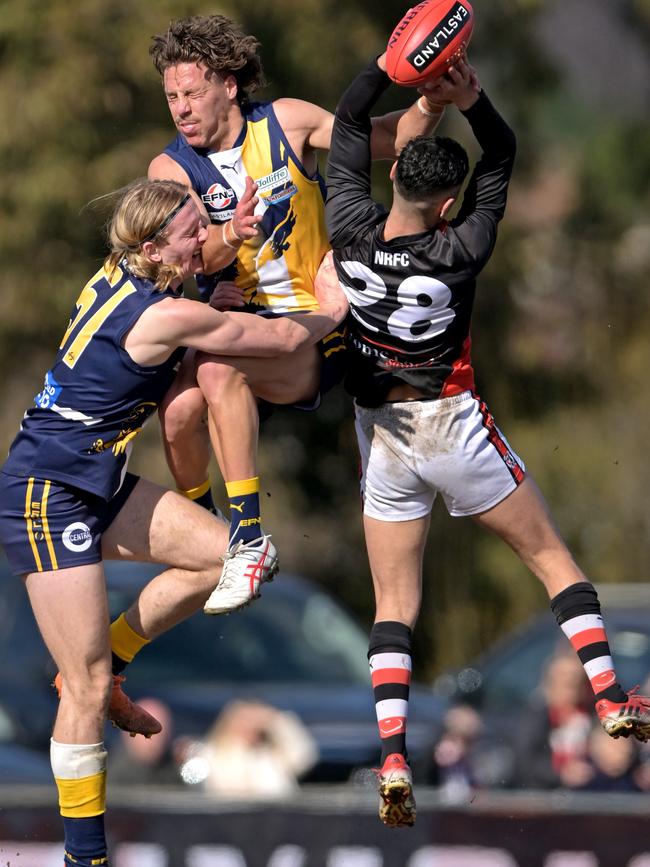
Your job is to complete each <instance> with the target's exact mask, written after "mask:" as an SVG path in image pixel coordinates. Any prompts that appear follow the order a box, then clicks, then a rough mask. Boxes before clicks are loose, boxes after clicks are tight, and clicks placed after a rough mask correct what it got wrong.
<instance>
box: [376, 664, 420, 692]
mask: <svg viewBox="0 0 650 867" xmlns="http://www.w3.org/2000/svg"><path fill="white" fill-rule="evenodd" d="M384 683H404V684H406V686H408V685H409V684H410V683H411V672H410V671H409V669H408V668H378V669H377V670H376V671H373V672H372V688H373V689H374V688H375V687H376V686H381V685H382V684H384Z"/></svg>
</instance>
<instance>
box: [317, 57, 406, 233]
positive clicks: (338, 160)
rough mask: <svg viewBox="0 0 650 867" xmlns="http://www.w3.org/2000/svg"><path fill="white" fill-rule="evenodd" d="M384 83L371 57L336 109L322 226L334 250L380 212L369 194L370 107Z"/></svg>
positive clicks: (381, 90) (372, 221) (383, 78)
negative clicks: (325, 221) (324, 221)
mask: <svg viewBox="0 0 650 867" xmlns="http://www.w3.org/2000/svg"><path fill="white" fill-rule="evenodd" d="M389 84H390V79H389V78H388V76H387V75H386V74H385V73H384V72H382V71H381V70H380V69H379V67H378V66H377V62H376V60H373V61H372V62H371V63H369V64H368V66H367V67H366V68H365V69H364V70H363V71H362V72H361V73H360V74H359V75H358V76H357V77H356V78H355V79H354V81H353V82H352V84H351V85H350V86H349V87H348V89H347V90H346V91H345V93H344V94H343V96H342V97H341V101H340V102H339V104H338V106H337V109H336V115H335V118H334V128H333V131H332V143H331V145H330V152H329V159H328V163H327V200H326V205H325V216H326V220H327V230H328V233H329V236H330V241H331V242H332V246H333V247H335V248H336V247H337V246H338V247H340V246H343V245H345V244H347V243H349V242H350V241H351V240H352V239H354V238H355V237H357V236H358V234H359V230H360V229H361V228H362V227H363V226H368V225H374V224H375V223H376V222H377V220H378V219H379V218H380V217H382V216H384V215H385V210H384V209H383V207H382V206H381V205H378V204H377V203H376V202H373V200H372V198H371V195H370V162H371V158H370V134H371V130H372V124H371V122H370V109H371V108H372V106H373V105H374V104H375V102H376V101H377V100H378V99H379V97H380V96H381V94H382V93H383V92H384V91H385V90H386V88H387V87H388V86H389Z"/></svg>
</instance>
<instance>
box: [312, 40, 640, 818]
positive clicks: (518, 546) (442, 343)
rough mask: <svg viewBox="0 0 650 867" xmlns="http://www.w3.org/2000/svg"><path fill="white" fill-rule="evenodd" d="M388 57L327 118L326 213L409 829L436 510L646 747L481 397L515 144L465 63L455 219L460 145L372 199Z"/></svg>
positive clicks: (561, 548) (540, 505) (380, 689)
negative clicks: (482, 317)
mask: <svg viewBox="0 0 650 867" xmlns="http://www.w3.org/2000/svg"><path fill="white" fill-rule="evenodd" d="M384 69H385V65H384V57H383V56H382V57H380V58H379V59H378V60H377V61H372V62H371V63H370V64H369V65H368V66H367V67H366V69H364V70H363V71H362V72H361V73H360V74H359V75H358V76H357V78H356V79H355V80H354V82H353V83H352V84H351V85H350V87H349V88H348V90H347V91H346V92H345V94H344V95H343V97H342V99H341V102H340V104H339V106H338V109H337V112H336V120H335V124H334V132H333V137H332V147H331V151H330V157H329V163H328V172H327V183H328V197H327V205H326V216H327V223H328V230H329V233H330V238H331V241H332V247H333V250H334V254H335V264H336V268H337V271H338V275H339V279H340V280H341V282H342V284H343V288H344V290H345V293H346V295H347V297H348V301H349V303H350V311H351V314H352V316H351V317H350V329H349V330H350V335H349V349H350V352H349V355H350V362H349V371H348V374H347V378H346V386H347V388H348V390H349V391H350V393H351V394H352V395H353V396H354V398H355V409H356V428H357V436H358V441H359V447H360V451H361V458H362V479H361V488H362V494H363V511H364V530H365V537H366V544H367V548H368V557H369V561H370V567H371V571H372V576H373V582H374V588H375V597H376V605H377V609H376V619H375V624H374V626H373V629H372V633H371V637H370V650H369V658H370V668H371V673H372V684H373V689H374V695H375V704H376V710H377V720H378V723H379V733H380V738H381V744H382V754H381V765H382V767H381V769H380V771H379V791H380V796H381V797H380V810H379V813H380V818H381V819H382V821H384V822H385V823H386V824H388V825H392V826H402V825H412V824H413V822H414V821H415V801H414V799H413V793H412V780H411V772H410V769H409V766H408V757H407V754H406V743H405V732H406V718H407V713H408V693H409V682H410V671H411V630H412V628H413V627H414V625H415V622H416V619H417V615H418V611H419V608H420V599H421V581H422V558H423V553H424V545H425V541H426V536H427V532H428V528H429V521H430V513H431V508H432V505H433V501H434V499H435V497H436V494H437V493H438V492H440V493H441V495H442V497H443V499H444V501H445V504H446V506H447V509H448V510H449V512H450V514H451V515H453V516H461V515H471V516H472V517H473V518H474V520H475V521H476V522H477V523H478V524H480V525H481V526H483V527H486V528H487V529H489V530H492V531H493V532H494V533H496V534H497V535H498V536H500V537H501V538H502V539H503V540H504V541H506V542H507V543H508V544H509V545H510V547H511V548H512V549H513V550H514V551H515V553H516V554H518V556H519V557H520V558H521V560H522V561H523V563H525V565H526V566H528V567H529V568H530V569H531V571H532V572H533V573H534V574H535V575H537V577H538V578H540V580H541V581H542V582H543V583H544V586H545V587H546V589H547V591H548V593H549V596H550V597H551V607H552V609H553V611H554V613H555V615H556V617H557V620H558V623H559V625H560V626H561V628H562V630H563V632H564V633H565V634H566V635H567V637H568V638H569V639H570V640H571V642H572V644H573V646H574V648H575V650H576V651H577V652H578V654H579V656H580V660H581V662H582V663H583V665H584V667H585V670H586V672H587V675H588V677H589V679H590V682H591V685H592V688H593V690H594V693H595V695H596V699H597V703H596V709H597V712H598V715H599V717H600V719H601V721H602V724H603V726H604V727H605V729H606V731H607V732H608V733H609V734H611V735H613V736H614V737H617V736H619V735H625V736H627V735H629V734H634V735H635V736H636V737H637V738H638V739H639V740H645V739H646V738H647V737H648V735H650V701H649V700H648V699H645V698H641V697H640V696H636V695H628V694H626V693H625V692H624V691H623V689H622V688H621V687H620V685H619V684H618V682H617V680H616V674H615V671H614V665H613V662H612V659H611V655H610V650H609V645H608V643H607V636H606V633H605V629H604V626H603V621H602V617H601V614H600V605H599V602H598V597H597V595H596V592H595V590H594V588H593V587H592V585H591V584H590V583H589V581H588V580H587V578H586V577H585V575H584V574H583V572H582V571H581V570H580V568H579V567H578V566H577V564H576V563H575V561H574V560H573V557H572V556H571V554H570V552H569V551H568V549H567V547H566V545H565V544H564V542H563V540H562V539H561V537H560V536H559V534H558V532H557V530H556V529H555V527H554V525H553V523H552V519H551V517H550V515H549V512H548V509H547V507H546V504H545V502H544V500H543V497H542V495H541V494H540V492H539V490H538V488H537V487H536V485H535V483H534V481H533V480H532V479H531V478H530V477H529V476H527V475H526V473H525V470H524V465H523V463H522V461H521V460H520V459H519V457H518V456H517V455H516V454H515V453H514V452H513V451H512V450H511V448H510V447H509V445H508V443H507V441H506V440H505V438H504V437H503V435H502V434H501V432H500V431H499V429H498V428H497V426H496V424H495V422H494V419H493V417H492V416H491V415H490V413H489V412H488V409H487V406H486V405H485V403H484V402H483V401H481V399H480V398H479V397H478V396H477V395H476V394H475V391H474V374H473V370H472V364H471V357H470V346H471V339H470V319H471V314H472V306H473V301H474V292H475V281H476V277H477V275H478V274H479V272H480V271H481V269H482V268H483V267H484V266H485V264H486V262H487V261H488V259H489V257H490V254H491V252H492V250H493V248H494V244H495V241H496V234H497V225H498V223H499V221H500V220H501V218H502V216H503V213H504V210H505V206H506V194H507V188H508V182H509V179H510V175H511V172H512V167H513V163H514V157H515V149H516V143H515V136H514V134H513V132H512V130H511V129H510V128H509V127H508V125H507V124H506V123H505V121H504V120H503V118H502V117H501V116H500V115H499V113H498V112H497V111H496V109H495V108H494V107H493V106H492V104H491V103H490V101H489V99H488V97H487V96H486V95H485V93H484V92H483V91H482V90H481V87H480V84H479V82H478V79H477V76H476V73H475V71H474V69H473V68H472V67H470V66H469V65H468V63H467V62H466V60H461V61H459V62H458V63H457V64H456V66H455V67H451V68H450V69H449V70H448V73H447V75H446V76H443V77H442V78H440V79H439V80H438V83H437V84H436V86H435V87H434V88H433V89H432V90H428V91H427V98H428V99H429V100H431V99H436V98H438V99H439V100H440V101H441V102H443V103H444V102H451V103H453V104H455V106H456V107H457V108H458V109H459V110H460V111H461V112H462V114H463V115H464V117H465V118H466V120H467V121H468V122H469V124H470V127H471V129H472V132H473V133H474V135H475V137H476V139H477V141H478V143H479V145H480V147H481V149H482V156H481V159H480V160H479V162H478V164H477V165H476V167H475V169H474V172H473V174H472V176H471V178H470V180H469V183H468V187H467V189H466V192H465V194H464V197H463V201H462V205H461V208H460V211H459V213H458V216H457V217H456V218H455V219H454V220H452V221H451V222H447V221H446V220H445V217H446V215H447V214H448V213H449V211H450V209H451V207H452V206H453V204H454V202H455V199H456V197H457V196H458V194H459V191H460V188H461V185H462V183H463V181H464V179H465V176H466V174H467V171H468V159H467V155H466V154H465V151H464V150H463V148H462V147H461V146H460V145H459V144H458V143H457V142H455V141H453V140H451V139H446V138H440V137H436V138H425V137H419V138H416V139H413V140H412V141H410V142H409V143H408V144H407V145H406V146H405V147H404V148H403V150H402V151H401V153H400V155H399V157H398V159H397V160H396V162H395V163H394V165H393V167H392V169H391V179H392V181H393V202H392V206H391V208H390V211H389V212H388V213H387V212H386V210H385V209H384V208H383V207H382V206H380V205H378V204H376V203H375V202H373V200H372V198H371V186H370V157H369V147H368V138H369V134H370V123H369V112H370V110H371V108H372V107H373V105H374V104H375V102H376V101H377V99H378V98H379V96H380V95H381V94H382V93H383V91H384V90H385V89H386V88H387V87H388V85H389V84H390V81H389V78H388V76H387V75H386V74H385V72H384V71H383V70H384Z"/></svg>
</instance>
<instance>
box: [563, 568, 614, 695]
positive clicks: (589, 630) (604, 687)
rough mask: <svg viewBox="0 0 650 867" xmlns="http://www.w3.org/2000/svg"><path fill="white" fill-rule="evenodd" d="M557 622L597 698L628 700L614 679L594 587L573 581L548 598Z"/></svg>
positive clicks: (612, 665) (609, 652) (605, 633)
mask: <svg viewBox="0 0 650 867" xmlns="http://www.w3.org/2000/svg"><path fill="white" fill-rule="evenodd" d="M551 609H552V611H553V613H554V614H555V617H556V619H557V622H558V625H559V626H560V629H561V630H562V632H564V634H565V635H566V637H567V638H568V639H569V641H570V642H571V644H572V646H573V649H574V650H575V652H576V653H577V654H578V657H579V659H580V662H581V663H582V665H583V667H584V669H585V672H586V673H587V677H588V678H589V682H590V684H591V688H592V689H593V691H594V694H595V695H596V696H597V698H599V699H600V698H607V699H609V700H610V701H614V702H622V701H627V694H626V693H625V692H624V690H623V688H622V687H621V685H620V684H619V683H618V681H617V679H616V669H615V668H614V660H613V659H612V655H611V651H610V649H609V641H608V640H607V632H606V631H605V624H604V622H603V618H602V616H601V613H600V602H599V601H598V594H597V593H596V590H595V589H594V587H593V586H592V585H591V584H589V583H588V582H586V581H581V582H580V583H578V584H572V585H571V586H570V587H567V588H566V589H565V590H562V592H561V593H558V595H557V596H555V597H554V598H553V599H552V600H551Z"/></svg>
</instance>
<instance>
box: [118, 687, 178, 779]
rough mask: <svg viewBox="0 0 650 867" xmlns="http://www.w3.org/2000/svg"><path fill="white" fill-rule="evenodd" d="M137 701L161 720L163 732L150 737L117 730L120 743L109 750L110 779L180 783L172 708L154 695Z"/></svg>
mask: <svg viewBox="0 0 650 867" xmlns="http://www.w3.org/2000/svg"><path fill="white" fill-rule="evenodd" d="M138 704H139V705H140V706H141V707H143V708H144V709H145V710H147V711H148V712H149V713H150V714H152V715H153V716H154V717H155V718H156V719H157V720H159V721H160V722H161V723H162V727H163V728H162V731H161V732H160V734H157V735H153V736H152V737H151V738H145V737H142V736H136V737H131V736H130V735H129V734H128V733H127V732H120V743H119V746H118V747H117V748H116V749H115V750H114V751H113V752H111V757H110V765H109V768H108V780H109V782H111V783H118V784H129V785H130V784H137V785H145V786H146V785H181V786H182V785H183V780H182V779H181V776H180V768H179V759H178V756H177V755H176V746H175V743H174V721H173V718H172V714H171V710H170V709H169V707H168V706H167V705H166V704H164V702H162V701H159V700H158V699H156V698H143V699H142V700H139V701H138Z"/></svg>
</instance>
